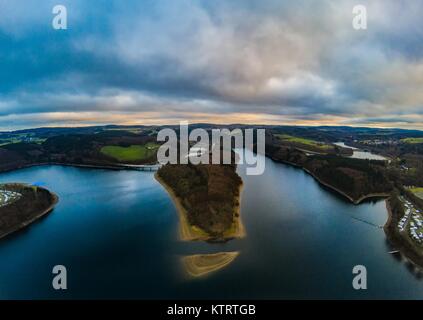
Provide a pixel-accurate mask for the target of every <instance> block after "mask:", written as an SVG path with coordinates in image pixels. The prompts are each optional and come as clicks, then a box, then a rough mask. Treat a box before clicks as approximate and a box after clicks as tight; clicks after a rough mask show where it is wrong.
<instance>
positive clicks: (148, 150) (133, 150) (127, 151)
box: [101, 142, 160, 162]
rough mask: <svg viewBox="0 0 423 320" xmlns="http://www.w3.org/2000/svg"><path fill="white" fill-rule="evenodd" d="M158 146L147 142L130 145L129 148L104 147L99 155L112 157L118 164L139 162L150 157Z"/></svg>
mask: <svg viewBox="0 0 423 320" xmlns="http://www.w3.org/2000/svg"><path fill="white" fill-rule="evenodd" d="M159 146H160V145H158V144H156V143H152V142H149V143H147V144H144V145H132V146H130V147H119V146H105V147H103V148H101V153H103V154H105V155H106V156H109V157H112V158H114V159H116V160H118V161H119V162H125V161H129V162H130V161H140V160H145V159H148V158H150V157H152V156H153V155H154V154H155V153H156V151H157V149H158V148H159Z"/></svg>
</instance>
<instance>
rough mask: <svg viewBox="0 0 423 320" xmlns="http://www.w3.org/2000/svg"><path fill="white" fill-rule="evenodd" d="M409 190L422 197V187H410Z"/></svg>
mask: <svg viewBox="0 0 423 320" xmlns="http://www.w3.org/2000/svg"><path fill="white" fill-rule="evenodd" d="M410 191H411V192H412V193H414V194H415V195H416V196H418V197H419V198H420V199H423V188H411V189H410Z"/></svg>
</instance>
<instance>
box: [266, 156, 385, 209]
mask: <svg viewBox="0 0 423 320" xmlns="http://www.w3.org/2000/svg"><path fill="white" fill-rule="evenodd" d="M269 158H270V159H271V160H273V161H275V162H277V163H282V164H286V165H290V166H293V167H296V168H299V169H302V170H303V171H304V172H306V173H307V174H309V175H310V176H311V177H313V178H314V179H315V180H316V181H317V182H318V183H319V184H321V185H323V186H325V187H327V188H329V189H331V190H332V191H335V192H337V193H338V194H340V195H341V196H343V197H345V198H347V199H348V200H349V201H350V202H352V203H353V204H355V205H359V204H360V203H362V202H363V201H365V200H367V199H372V198H388V197H389V196H390V194H389V193H370V194H366V195H364V196H361V197H360V198H358V199H354V198H353V197H351V196H350V195H348V194H347V193H345V192H344V191H342V190H339V189H338V188H336V187H334V186H332V185H331V184H329V183H327V182H324V181H323V180H322V179H320V178H319V177H317V176H316V175H315V174H314V173H313V172H311V171H310V170H308V169H307V168H304V167H303V166H301V165H298V164H296V163H293V162H289V161H286V160H279V159H276V158H274V157H269Z"/></svg>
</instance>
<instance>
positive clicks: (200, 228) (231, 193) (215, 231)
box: [156, 164, 245, 241]
mask: <svg viewBox="0 0 423 320" xmlns="http://www.w3.org/2000/svg"><path fill="white" fill-rule="evenodd" d="M156 179H157V180H158V181H159V182H160V183H161V184H162V185H163V187H164V188H165V189H166V190H167V191H168V193H169V194H170V195H171V197H172V199H173V201H174V203H175V205H176V207H177V210H178V213H179V218H180V237H181V239H182V240H187V241H192V240H203V241H227V240H230V239H232V238H240V237H243V236H244V234H245V232H244V228H243V226H242V222H241V218H240V194H241V188H242V180H241V178H240V177H239V176H238V174H237V173H236V165H191V164H187V165H180V164H179V165H166V166H163V167H162V168H160V169H159V171H158V172H157V173H156Z"/></svg>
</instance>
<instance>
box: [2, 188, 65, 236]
mask: <svg viewBox="0 0 423 320" xmlns="http://www.w3.org/2000/svg"><path fill="white" fill-rule="evenodd" d="M21 185H23V186H25V187H30V185H28V184H21ZM37 188H40V189H43V190H45V191H47V192H48V193H49V194H50V195H51V197H52V198H53V199H52V202H51V203H50V205H49V206H48V207H47V208H46V209H44V210H42V211H41V212H40V213H38V214H36V215H35V216H33V217H32V218H30V219H28V220H25V221H23V222H21V223H19V224H17V225H16V226H15V227H13V228H12V229H11V230H10V231H8V232H6V233H4V234H1V235H0V240H2V239H4V238H6V237H7V236H10V235H12V234H13V233H15V232H17V231H20V230H22V229H25V228H27V227H29V226H30V225H31V224H32V223H34V222H36V221H37V220H39V219H41V218H42V217H44V216H46V215H47V214H49V213H51V212H52V211H53V210H54V208H55V207H56V204H57V203H58V202H59V196H58V195H57V194H55V193H54V192H51V191H50V190H48V189H46V188H43V187H37Z"/></svg>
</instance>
